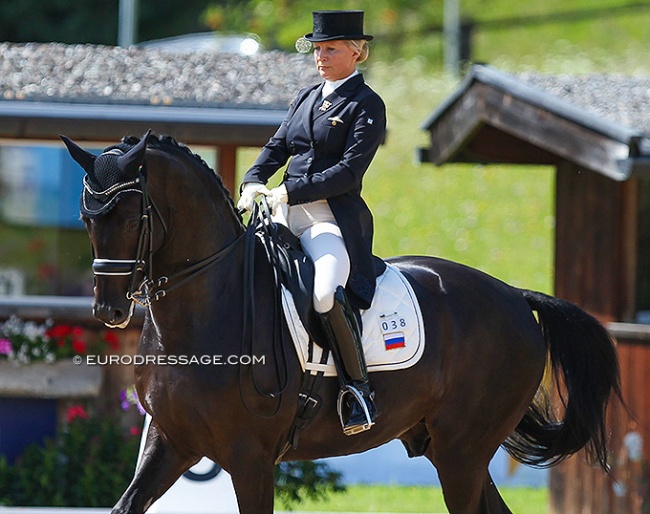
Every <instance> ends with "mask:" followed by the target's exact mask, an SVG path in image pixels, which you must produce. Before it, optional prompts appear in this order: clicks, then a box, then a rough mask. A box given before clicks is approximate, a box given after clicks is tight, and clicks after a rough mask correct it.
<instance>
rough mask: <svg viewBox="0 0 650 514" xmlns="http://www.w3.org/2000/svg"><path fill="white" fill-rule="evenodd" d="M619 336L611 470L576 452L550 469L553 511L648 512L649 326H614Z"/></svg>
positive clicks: (591, 513)
mask: <svg viewBox="0 0 650 514" xmlns="http://www.w3.org/2000/svg"><path fill="white" fill-rule="evenodd" d="M612 326H613V327H614V328H611V329H610V330H611V331H612V333H613V334H614V336H615V337H616V338H617V342H618V353H619V359H620V366H621V377H622V384H621V385H622V388H623V396H624V398H625V401H626V403H627V408H628V410H629V413H630V415H628V413H627V412H626V410H625V409H624V408H623V407H622V406H621V405H619V404H616V403H612V404H611V405H610V408H609V410H608V430H609V434H610V443H609V455H610V466H611V472H610V474H606V473H604V472H603V471H602V470H601V469H600V468H599V467H594V466H590V465H589V464H588V463H587V462H586V458H585V455H584V454H583V453H580V454H578V455H576V456H574V457H572V458H570V459H568V460H567V461H565V462H563V463H562V464H560V465H559V466H556V467H555V468H553V469H552V471H551V478H550V498H551V501H550V509H549V512H550V513H551V514H569V513H570V514H646V513H648V512H650V469H649V467H648V463H650V373H648V372H647V370H648V369H650V326H648V325H636V324H635V325H632V324H619V323H615V324H612Z"/></svg>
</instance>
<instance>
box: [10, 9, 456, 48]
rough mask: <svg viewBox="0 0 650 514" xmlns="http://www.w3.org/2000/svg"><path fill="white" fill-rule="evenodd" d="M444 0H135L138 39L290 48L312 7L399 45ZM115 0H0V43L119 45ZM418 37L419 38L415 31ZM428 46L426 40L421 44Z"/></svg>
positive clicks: (429, 21)
mask: <svg viewBox="0 0 650 514" xmlns="http://www.w3.org/2000/svg"><path fill="white" fill-rule="evenodd" d="M442 5H443V0H434V1H430V2H414V1H412V0H330V1H328V2H327V4H326V5H320V4H318V5H315V4H314V2H313V1H311V0H184V1H183V2H182V3H179V2H177V1H175V0H155V1H154V0H139V16H138V19H139V23H138V29H137V33H138V40H139V41H146V40H149V39H158V38H163V37H169V36H176V35H181V34H186V33H191V32H199V31H206V30H215V31H219V32H223V33H247V32H252V33H255V34H258V35H259V36H260V38H261V40H262V44H263V45H264V47H265V48H267V49H283V50H293V47H294V43H295V41H296V39H297V38H298V37H299V36H301V35H303V34H304V33H306V32H309V31H310V30H311V12H312V10H313V9H314V8H323V9H362V10H364V11H365V12H366V22H365V26H366V31H367V32H368V33H370V34H373V35H376V36H378V37H379V38H381V39H383V40H385V41H388V42H389V43H390V44H389V45H381V46H385V47H386V49H390V50H392V51H393V52H394V53H395V56H397V55H399V54H398V52H399V49H400V47H401V46H403V45H404V44H405V43H407V40H408V39H409V38H410V37H411V36H409V34H418V33H420V32H421V31H422V30H423V29H424V28H425V27H426V26H432V25H441V23H442ZM118 9H119V1H118V0H86V1H84V2H79V1H78V0H2V2H0V41H10V42H30V41H33V42H51V41H54V42H62V43H94V44H106V45H115V44H117V30H118V27H117V25H118ZM417 37H419V36H417ZM422 46H426V45H422Z"/></svg>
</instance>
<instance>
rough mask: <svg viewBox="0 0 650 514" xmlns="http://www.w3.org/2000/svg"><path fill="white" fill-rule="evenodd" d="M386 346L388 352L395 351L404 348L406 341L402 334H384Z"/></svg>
mask: <svg viewBox="0 0 650 514" xmlns="http://www.w3.org/2000/svg"><path fill="white" fill-rule="evenodd" d="M384 345H385V347H386V350H395V349H397V348H404V347H405V346H406V340H405V339H404V334H403V333H402V332H394V333H392V334H384Z"/></svg>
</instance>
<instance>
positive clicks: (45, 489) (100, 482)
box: [0, 405, 344, 507]
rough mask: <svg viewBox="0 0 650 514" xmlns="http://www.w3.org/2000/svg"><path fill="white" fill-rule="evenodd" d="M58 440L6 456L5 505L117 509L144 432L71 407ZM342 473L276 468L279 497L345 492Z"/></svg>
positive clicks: (0, 499)
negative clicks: (13, 457)
mask: <svg viewBox="0 0 650 514" xmlns="http://www.w3.org/2000/svg"><path fill="white" fill-rule="evenodd" d="M68 418H69V422H68V424H66V425H65V426H64V428H63V429H62V430H61V431H60V432H59V434H58V435H57V437H56V438H54V439H51V440H47V441H46V442H45V444H44V445H42V446H40V445H37V444H33V445H30V446H28V447H27V448H26V450H25V452H24V453H23V454H22V455H21V456H20V457H19V458H18V459H17V460H16V462H14V463H13V464H10V463H8V462H7V460H6V459H5V458H4V457H1V458H0V506H1V505H5V506H23V507H29V506H48V507H112V506H113V505H114V504H115V503H116V502H117V500H118V498H119V497H120V496H121V495H122V493H123V492H124V490H125V489H126V488H127V486H128V485H129V483H130V482H131V479H132V478H133V474H134V471H135V464H136V460H137V455H138V448H139V445H140V437H139V436H140V433H139V430H137V429H133V428H132V429H131V430H130V431H129V432H128V433H127V432H125V430H124V429H123V428H122V427H121V426H120V424H119V423H116V422H115V420H111V419H108V418H99V417H91V416H88V414H87V413H86V411H85V409H84V408H83V407H82V406H81V405H76V406H72V407H70V409H68ZM340 479H341V475H340V474H339V473H337V472H334V471H331V470H330V469H329V466H328V465H327V464H325V463H322V462H321V463H318V462H291V463H282V464H280V465H279V466H278V467H277V468H276V495H277V497H278V501H280V502H281V503H282V504H283V505H285V506H287V507H290V506H292V505H295V504H299V503H301V502H302V501H304V500H307V499H309V500H312V501H316V500H322V499H324V498H325V497H327V496H328V495H329V494H330V493H332V492H341V491H344V487H343V486H342V485H341V483H340Z"/></svg>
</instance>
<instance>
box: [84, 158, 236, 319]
mask: <svg viewBox="0 0 650 514" xmlns="http://www.w3.org/2000/svg"><path fill="white" fill-rule="evenodd" d="M135 186H139V187H135ZM84 188H85V189H86V191H88V193H89V194H91V195H92V196H94V197H95V198H97V199H102V200H104V201H105V200H106V199H108V198H110V197H111V196H114V195H117V194H119V193H123V192H127V191H128V192H138V193H140V194H141V195H142V212H141V216H140V234H139V236H138V249H137V251H136V256H135V258H134V259H93V264H92V269H93V273H94V274H95V275H104V276H129V275H130V276H131V283H130V284H129V288H128V290H127V293H126V297H127V298H128V299H129V300H131V301H133V302H135V303H137V304H138V305H140V306H142V307H145V308H148V307H150V306H151V304H152V303H153V302H156V301H158V300H160V299H161V298H164V297H165V296H166V295H167V293H170V292H171V291H174V290H175V289H177V288H179V287H181V286H183V285H185V284H186V283H187V282H189V281H190V280H192V279H194V278H196V277H198V276H199V275H201V274H202V273H205V272H206V271H207V270H208V269H209V268H210V267H211V266H213V265H215V264H217V263H218V262H219V261H221V260H222V259H223V258H224V257H226V256H227V255H229V254H230V253H231V252H232V251H233V250H234V249H235V248H236V246H237V244H238V243H239V242H240V241H242V239H243V237H244V234H242V235H241V236H239V237H238V238H237V239H235V240H234V241H232V242H231V243H230V244H228V245H227V246H226V247H225V248H222V249H221V250H219V251H218V252H217V253H215V254H213V255H210V256H209V257H206V258H205V259H203V260H201V261H199V262H197V263H195V264H193V265H191V266H189V267H188V268H184V269H182V270H180V271H178V272H176V273H174V274H172V275H169V276H165V275H164V276H162V277H160V278H158V279H152V278H150V277H151V276H152V274H153V216H152V213H154V212H155V214H156V216H157V217H158V219H159V220H160V223H161V225H162V227H163V233H164V234H165V235H166V234H167V225H166V223H165V220H164V218H163V217H162V214H161V212H160V210H159V209H158V207H157V206H156V204H155V202H154V201H153V199H152V198H151V196H149V194H148V192H147V187H146V181H145V179H144V176H143V175H142V166H141V167H140V170H139V172H138V177H137V178H136V179H135V180H131V181H128V182H123V183H121V184H116V185H114V186H112V187H111V188H110V189H108V190H107V191H102V192H97V191H94V190H93V189H92V188H91V187H90V186H89V185H88V183H87V181H86V180H84ZM139 274H142V275H143V276H144V278H143V280H142V281H140V283H138V282H137V277H138V275H139Z"/></svg>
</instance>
